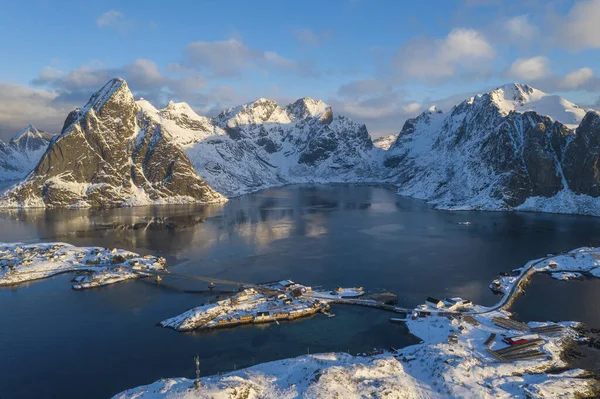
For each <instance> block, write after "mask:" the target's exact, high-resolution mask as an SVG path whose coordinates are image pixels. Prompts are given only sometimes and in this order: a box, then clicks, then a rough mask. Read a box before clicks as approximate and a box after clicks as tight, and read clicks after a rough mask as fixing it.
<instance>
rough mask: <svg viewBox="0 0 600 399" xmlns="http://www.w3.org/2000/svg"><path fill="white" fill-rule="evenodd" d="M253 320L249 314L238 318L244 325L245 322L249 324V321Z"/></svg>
mask: <svg viewBox="0 0 600 399" xmlns="http://www.w3.org/2000/svg"><path fill="white" fill-rule="evenodd" d="M253 320H254V316H253V315H251V314H247V315H244V316H240V321H241V322H244V323H247V322H250V321H253Z"/></svg>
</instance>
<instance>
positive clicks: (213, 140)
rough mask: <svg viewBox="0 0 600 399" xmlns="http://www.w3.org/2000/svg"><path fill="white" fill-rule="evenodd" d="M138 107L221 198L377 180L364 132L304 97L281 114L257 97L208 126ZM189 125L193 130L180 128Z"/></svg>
mask: <svg viewBox="0 0 600 399" xmlns="http://www.w3.org/2000/svg"><path fill="white" fill-rule="evenodd" d="M180 104H181V103H180ZM138 105H139V106H140V108H141V109H142V110H143V112H144V113H145V114H146V115H148V117H150V118H153V119H154V120H156V121H157V123H162V124H163V126H164V127H165V128H166V129H167V130H168V131H169V132H171V134H172V135H173V137H174V140H175V141H176V142H178V143H179V144H181V145H182V147H183V148H184V150H185V152H186V153H187V155H188V156H189V157H190V159H191V161H192V163H193V165H194V167H195V169H196V171H198V173H199V174H200V176H202V177H203V178H204V179H206V181H207V182H208V183H209V185H210V186H211V187H213V188H214V189H216V190H217V191H218V192H220V193H223V194H224V195H227V196H235V195H240V194H243V193H248V192H252V191H256V190H259V189H262V188H267V187H273V186H281V185H285V184H292V183H306V182H357V181H378V180H379V172H380V170H381V168H380V167H379V163H380V162H379V159H380V157H379V156H378V154H379V152H380V150H379V149H377V148H375V147H373V144H372V141H371V139H370V136H369V134H368V132H367V129H366V126H365V125H361V124H357V123H355V122H352V121H351V120H350V119H348V118H346V117H343V116H334V115H333V111H332V109H331V107H330V106H328V105H327V104H325V103H323V102H322V101H320V100H315V99H311V98H307V97H305V98H302V99H299V100H297V101H296V102H294V103H292V104H289V105H287V106H285V107H281V106H280V105H278V104H277V103H276V102H275V101H272V100H268V99H265V98H261V99H258V100H256V101H253V102H251V103H248V104H243V105H240V106H238V107H233V108H229V109H227V110H224V111H223V112H221V113H220V114H219V115H217V116H216V117H215V118H213V119H208V118H206V117H202V116H199V115H197V114H195V113H193V114H192V113H190V112H189V110H186V111H185V115H186V118H187V119H186V120H184V119H182V118H180V117H177V116H176V115H171V116H170V118H169V119H168V120H166V118H165V114H166V113H167V111H168V110H169V108H171V109H174V108H175V107H176V105H177V104H169V106H167V107H166V108H164V109H162V110H158V109H156V108H155V107H153V106H151V105H150V104H149V103H147V102H146V101H145V100H143V101H138ZM186 105H187V104H186ZM179 107H180V108H182V109H183V108H184V107H183V105H179ZM182 113H183V112H182ZM190 121H192V122H193V124H194V125H195V126H196V127H197V128H195V129H190V128H188V127H186V125H189V124H190V123H191V122H190Z"/></svg>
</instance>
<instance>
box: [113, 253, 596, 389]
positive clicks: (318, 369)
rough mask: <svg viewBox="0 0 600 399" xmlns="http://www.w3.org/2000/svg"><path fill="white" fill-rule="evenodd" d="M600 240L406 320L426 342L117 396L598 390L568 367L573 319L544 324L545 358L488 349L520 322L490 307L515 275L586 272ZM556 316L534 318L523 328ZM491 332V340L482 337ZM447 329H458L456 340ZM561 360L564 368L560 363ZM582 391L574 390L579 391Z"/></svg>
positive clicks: (176, 381)
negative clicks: (462, 302)
mask: <svg viewBox="0 0 600 399" xmlns="http://www.w3.org/2000/svg"><path fill="white" fill-rule="evenodd" d="M599 259H600V248H580V249H576V250H574V251H571V252H569V253H567V254H561V255H557V256H549V257H547V258H543V259H539V260H535V261H531V262H529V263H528V264H527V265H525V266H524V267H522V268H520V269H516V271H515V272H514V274H515V275H514V276H506V277H502V278H501V279H500V280H501V281H502V283H503V285H504V288H505V291H504V292H505V293H506V295H505V297H503V299H502V300H501V301H500V303H499V304H498V305H497V306H494V307H491V308H485V307H481V306H477V305H474V306H472V307H470V308H469V311H468V314H469V315H471V316H472V317H473V318H474V319H475V323H473V322H472V321H470V322H468V321H467V318H460V317H438V316H436V315H435V314H433V315H432V316H430V317H426V318H415V319H409V320H407V326H408V328H409V329H410V331H411V332H412V333H413V334H414V335H416V336H418V337H419V338H421V339H422V340H423V342H422V343H421V344H418V345H413V346H409V347H407V348H404V349H401V350H399V351H397V352H383V353H382V354H376V355H373V356H351V355H348V354H343V353H325V354H316V355H309V356H301V357H298V358H294V359H285V360H279V361H275V362H270V363H264V364H260V365H257V366H254V367H250V368H247V369H244V370H239V371H234V372H231V373H227V374H223V375H219V376H209V377H203V378H202V379H201V381H200V382H201V387H200V388H196V387H195V386H194V380H191V379H186V378H169V379H162V380H159V381H157V382H154V383H152V384H150V385H146V386H141V387H138V388H134V389H130V390H127V391H125V392H122V393H120V394H118V395H116V396H115V397H114V398H115V399H133V398H145V399H146V398H161V399H162V398H297V397H303V398H355V397H378V398H381V397H386V398H485V397H490V398H573V397H598V396H597V395H598V394H600V387H599V386H598V383H597V382H596V380H594V379H590V378H587V376H586V372H585V371H584V370H580V369H570V370H567V371H562V372H553V373H547V372H546V371H548V370H550V369H553V370H557V369H561V368H568V365H567V364H566V363H565V362H564V361H563V360H562V359H561V352H562V350H563V348H564V344H565V343H567V342H571V341H572V340H573V339H574V338H575V337H576V333H575V331H574V330H573V329H572V328H571V327H573V326H574V325H575V324H576V323H571V322H563V323H559V324H560V325H561V326H563V327H565V328H564V329H563V330H560V331H558V332H554V333H549V334H543V333H540V336H541V337H542V338H543V342H542V343H541V344H540V347H539V348H538V349H539V351H541V352H542V353H543V357H542V358H538V359H535V360H520V361H514V362H499V361H498V360H497V359H496V358H495V357H494V356H493V355H492V354H491V353H490V352H488V351H487V349H492V350H499V349H502V348H504V347H506V346H507V345H506V344H505V343H503V342H502V338H503V337H505V336H517V335H523V332H522V331H518V330H507V329H503V328H501V327H499V326H497V325H496V324H494V322H493V318H494V317H502V318H508V317H509V316H510V314H509V313H508V312H507V311H504V310H501V308H502V307H503V306H505V304H506V303H508V302H509V301H510V299H511V297H512V296H514V295H516V293H517V291H518V287H519V284H520V282H521V281H522V280H523V279H524V278H526V277H528V276H529V275H531V274H533V273H535V272H549V273H550V272H551V273H555V274H556V273H560V274H561V275H562V273H583V274H587V275H590V276H596V277H600V273H598V271H599V270H600V268H599V266H600V261H599ZM549 324H552V323H530V324H529V328H533V327H540V326H544V325H549ZM492 333H493V334H496V336H495V338H493V339H491V341H490V342H489V343H488V345H487V346H486V345H485V341H486V340H488V339H489V337H490V335H491V334H492ZM451 337H456V341H455V342H453V340H452V339H451ZM563 370H564V369H563ZM577 395H579V396H577Z"/></svg>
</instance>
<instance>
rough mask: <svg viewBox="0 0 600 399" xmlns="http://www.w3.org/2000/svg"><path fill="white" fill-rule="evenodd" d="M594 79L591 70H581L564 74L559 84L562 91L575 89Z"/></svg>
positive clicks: (586, 68)
mask: <svg viewBox="0 0 600 399" xmlns="http://www.w3.org/2000/svg"><path fill="white" fill-rule="evenodd" d="M593 77H594V71H593V70H592V68H588V67H585V68H581V69H578V70H576V71H573V72H570V73H568V74H566V75H565V76H564V77H563V78H562V81H561V83H560V86H561V88H563V89H577V88H580V87H581V86H583V85H584V84H585V83H587V82H589V81H590V80H591V79H592V78H593Z"/></svg>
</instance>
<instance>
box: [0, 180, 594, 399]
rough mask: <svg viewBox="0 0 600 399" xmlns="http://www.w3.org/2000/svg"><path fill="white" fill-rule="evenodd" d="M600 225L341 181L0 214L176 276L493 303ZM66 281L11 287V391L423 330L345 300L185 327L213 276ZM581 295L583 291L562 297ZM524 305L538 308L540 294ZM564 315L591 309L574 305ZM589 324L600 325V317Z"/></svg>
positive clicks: (346, 346)
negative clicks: (140, 256) (176, 321)
mask: <svg viewBox="0 0 600 399" xmlns="http://www.w3.org/2000/svg"><path fill="white" fill-rule="evenodd" d="M463 221H470V222H471V223H472V225H470V226H464V225H460V224H459V222H463ZM599 227H600V219H597V218H589V217H578V216H560V215H544V214H532V213H493V212H492V213H489V212H485V213H484V212H454V213H451V212H441V211H434V210H431V209H429V207H428V206H427V205H426V204H423V203H422V202H419V201H416V200H411V199H407V198H402V197H399V196H397V195H395V193H394V191H393V190H390V189H387V188H382V187H369V186H345V185H333V186H301V187H286V188H280V189H273V190H267V191H263V192H260V193H256V194H252V195H247V196H243V197H240V198H236V199H233V200H231V201H229V202H228V203H227V204H225V205H221V206H208V207H206V206H205V207H202V206H195V207H158V208H150V207H148V208H134V209H118V210H110V211H93V210H81V211H28V212H11V213H1V214H0V241H22V240H24V241H29V242H36V241H50V240H53V241H66V242H69V243H72V244H75V245H99V246H105V247H119V248H125V249H129V250H133V251H136V252H140V253H160V254H163V255H164V256H167V258H168V259H169V261H170V264H171V265H176V266H174V267H173V269H174V270H176V271H178V272H181V273H187V274H197V275H203V276H215V277H219V278H224V279H229V280H237V281H251V282H260V281H267V280H275V279H282V278H291V279H293V280H297V281H300V282H303V283H305V284H308V285H313V286H314V285H322V286H325V287H334V286H337V285H346V286H347V285H362V286H364V287H365V288H366V289H367V290H372V291H376V290H381V289H387V290H390V291H392V292H394V293H396V294H398V298H399V302H400V304H402V305H406V306H414V305H417V304H419V303H422V302H423V301H424V299H425V298H426V297H427V296H428V295H432V296H438V297H444V296H450V295H459V296H462V297H466V298H470V299H472V300H473V301H476V302H479V303H483V304H492V303H494V302H495V301H496V300H497V299H498V298H497V297H494V296H493V295H492V294H491V293H490V291H489V290H488V288H487V285H488V284H489V282H490V281H491V280H492V279H493V278H494V276H495V275H496V274H497V273H498V272H499V271H506V270H509V269H511V268H514V267H517V266H521V265H523V264H524V263H525V262H527V261H528V260H530V259H533V258H537V257H541V256H544V255H545V254H547V253H549V252H558V251H565V250H570V249H573V248H576V247H579V246H583V245H600V229H599ZM70 278H71V277H70V276H69V275H62V276H57V277H55V278H52V279H48V280H42V281H38V282H34V283H31V284H28V285H23V286H19V287H13V288H3V289H0V303H1V304H2V306H0V320H1V321H2V328H0V398H31V397H39V396H40V394H42V393H43V394H42V395H41V396H45V397H60V398H81V397H85V398H106V397H110V396H111V395H113V394H116V393H117V392H119V391H122V390H124V389H127V388H130V387H134V386H137V385H141V384H146V383H150V382H153V381H155V380H156V379H158V378H161V377H170V376H188V377H191V376H193V374H194V365H193V361H192V360H193V359H192V358H193V356H194V355H196V354H198V355H200V358H201V359H202V360H201V369H202V373H203V375H206V374H213V373H216V372H219V371H228V370H231V369H233V368H234V367H237V368H241V367H245V366H248V365H251V364H253V363H259V362H264V361H269V360H274V359H279V358H284V357H293V356H298V355H301V354H305V353H306V352H307V351H310V352H311V353H312V352H323V351H347V350H349V351H350V352H351V353H354V352H358V351H365V350H369V349H372V348H373V347H378V348H381V347H389V346H394V347H402V346H406V345H409V344H411V343H413V342H414V338H413V337H411V336H410V335H409V334H408V333H407V331H406V329H405V328H404V327H403V326H401V325H396V324H391V323H389V322H388V318H389V317H390V316H391V314H390V313H386V312H383V311H378V310H372V309H366V308H351V307H341V306H337V307H334V308H333V313H335V314H336V317H334V318H325V317H322V316H316V317H314V318H312V319H311V320H300V321H296V322H293V323H281V324H280V325H268V326H260V327H246V328H239V329H233V330H224V331H218V332H212V333H201V334H200V333H189V334H182V333H178V332H175V331H172V330H166V329H161V328H159V327H156V323H157V322H159V321H161V320H163V319H165V318H167V317H170V316H174V315H176V314H179V313H181V312H183V311H184V310H186V309H188V308H191V307H193V306H196V305H199V304H200V303H202V302H204V301H205V300H206V299H207V298H208V297H207V294H206V293H204V291H205V290H206V284H204V283H201V282H197V281H188V280H183V279H175V278H166V279H165V280H164V281H163V282H162V283H161V285H160V286H157V285H156V283H153V282H151V281H148V280H139V281H132V282H126V283H121V284H117V285H114V286H110V287H104V288H99V289H94V290H89V291H82V292H75V291H72V290H71V289H70V284H69V280H70ZM218 288H220V289H224V290H227V289H231V287H218ZM532 288H533V286H532ZM540 289H541V291H542V292H545V291H548V290H547V289H545V288H544V287H542V288H540ZM531 291H532V289H531V288H530V289H529V292H531ZM586 298H587V297H586V296H585V295H584V294H582V291H580V290H575V289H574V290H572V291H569V294H568V296H565V297H563V300H564V301H565V302H566V303H570V304H578V303H580V302H581V301H585V300H587V299H586ZM517 305H520V302H518V303H517ZM524 306H525V307H526V308H527V309H531V310H532V313H531V315H532V318H536V319H538V317H534V316H537V315H538V313H537V311H536V309H539V308H540V306H541V307H544V306H545V304H544V303H542V304H537V303H536V304H533V305H531V306H530V305H524ZM519 313H520V314H525V312H524V311H523V309H520V311H519ZM540 317H542V319H545V318H554V317H555V316H553V315H546V314H543V315H542V316H540ZM557 317H558V316H557ZM560 317H561V318H567V319H578V318H579V317H587V316H586V315H585V313H584V312H583V311H582V310H581V308H580V307H577V306H573V307H572V308H571V312H570V313H569V315H568V317H565V316H562V315H561V316H560ZM593 323H596V325H598V326H600V316H597V317H596V318H595V319H594V318H593V317H592V319H591V320H590V321H589V322H588V324H593Z"/></svg>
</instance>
